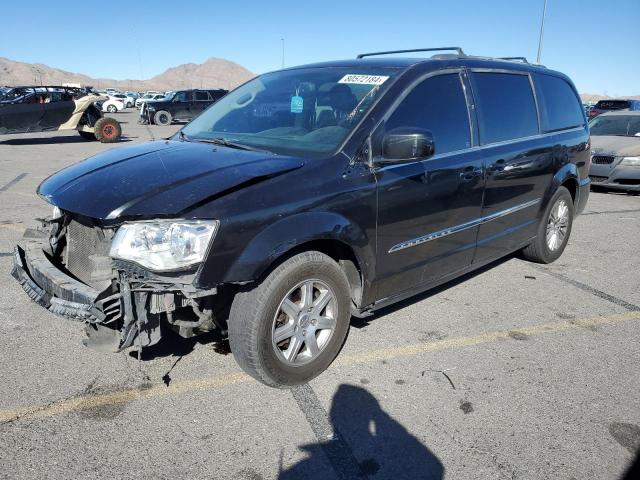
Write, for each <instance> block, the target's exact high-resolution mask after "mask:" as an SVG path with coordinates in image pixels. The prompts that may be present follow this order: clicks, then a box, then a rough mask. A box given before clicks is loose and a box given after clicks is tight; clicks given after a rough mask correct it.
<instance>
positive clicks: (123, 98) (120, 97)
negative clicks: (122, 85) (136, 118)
mask: <svg viewBox="0 0 640 480" xmlns="http://www.w3.org/2000/svg"><path fill="white" fill-rule="evenodd" d="M109 97H111V98H117V99H118V100H120V101H121V102H122V103H123V104H124V106H125V107H126V106H127V96H126V95H125V94H124V93H114V94H110V95H109Z"/></svg>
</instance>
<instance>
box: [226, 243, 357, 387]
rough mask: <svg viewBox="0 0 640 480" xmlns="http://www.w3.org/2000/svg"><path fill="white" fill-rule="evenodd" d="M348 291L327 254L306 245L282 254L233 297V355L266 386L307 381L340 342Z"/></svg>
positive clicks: (331, 356) (344, 332) (348, 315)
mask: <svg viewBox="0 0 640 480" xmlns="http://www.w3.org/2000/svg"><path fill="white" fill-rule="evenodd" d="M309 292H310V293H309ZM349 293H350V290H349V283H348V281H347V278H346V276H345V275H344V273H343V271H342V270H341V268H340V267H339V265H338V264H337V263H336V262H335V261H334V260H333V259H332V258H330V257H328V256H327V255H325V254H323V253H320V252H315V251H310V252H303V253H300V254H298V255H295V256H293V257H291V258H289V259H287V260H285V261H284V262H283V263H281V264H280V265H278V266H277V267H276V268H275V269H274V270H273V271H272V272H271V273H269V275H268V276H267V277H266V278H265V279H264V280H263V281H262V282H261V283H260V284H258V285H256V286H255V287H254V288H252V289H251V290H246V291H241V292H239V293H237V294H236V296H235V297H234V300H233V303H232V305H231V311H230V315H229V322H228V324H229V342H230V345H231V351H232V352H233V355H234V357H235V359H236V361H237V362H238V364H239V365H240V367H242V369H243V370H244V371H245V372H247V373H248V374H249V375H251V376H252V377H253V378H255V379H256V380H258V381H260V382H262V383H264V384H266V385H269V386H272V387H278V388H282V387H288V386H292V385H298V384H301V383H306V382H308V381H309V380H311V379H312V378H314V377H315V376H317V375H319V374H320V373H322V372H323V371H324V370H325V369H326V368H327V367H328V366H329V365H330V364H331V362H333V360H334V359H335V357H336V355H338V352H339V351H340V349H341V348H342V345H343V343H344V340H345V338H346V336H347V332H348V329H349V321H350V318H351V313H350V309H349V307H350V301H351V300H350V295H349ZM325 302H326V303H325Z"/></svg>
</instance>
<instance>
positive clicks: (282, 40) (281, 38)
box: [280, 37, 284, 68]
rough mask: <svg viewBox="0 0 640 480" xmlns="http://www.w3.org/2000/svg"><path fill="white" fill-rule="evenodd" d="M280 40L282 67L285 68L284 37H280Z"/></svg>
mask: <svg viewBox="0 0 640 480" xmlns="http://www.w3.org/2000/svg"><path fill="white" fill-rule="evenodd" d="M280 41H281V42H282V68H284V37H280Z"/></svg>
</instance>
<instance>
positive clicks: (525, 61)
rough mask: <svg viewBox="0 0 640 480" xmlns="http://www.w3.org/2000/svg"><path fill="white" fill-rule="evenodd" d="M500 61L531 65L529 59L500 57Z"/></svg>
mask: <svg viewBox="0 0 640 480" xmlns="http://www.w3.org/2000/svg"><path fill="white" fill-rule="evenodd" d="M498 60H511V61H520V62H522V63H529V61H528V60H527V57H498Z"/></svg>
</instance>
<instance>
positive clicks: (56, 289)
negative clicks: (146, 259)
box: [11, 240, 160, 352]
mask: <svg viewBox="0 0 640 480" xmlns="http://www.w3.org/2000/svg"><path fill="white" fill-rule="evenodd" d="M11 275H12V276H13V277H14V278H15V279H16V280H17V281H18V283H20V285H21V286H22V289H23V290H24V291H25V292H26V294H27V295H28V296H29V298H31V300H33V301H34V302H36V303H37V304H38V305H40V306H42V307H44V308H46V309H47V310H49V311H50V312H52V313H55V314H56V315H60V316H62V317H65V318H68V319H71V320H77V321H81V322H85V323H86V332H87V340H86V341H85V342H84V343H85V345H87V346H90V347H95V348H97V349H99V350H107V351H115V352H118V351H122V350H124V349H125V348H127V347H130V346H132V345H133V343H134V341H135V340H136V338H137V339H138V344H139V345H140V346H141V347H144V346H150V345H153V344H154V343H157V341H159V340H160V331H159V325H157V326H156V328H155V329H154V328H152V325H151V324H150V323H149V322H148V321H147V319H145V321H144V325H142V324H141V323H140V322H135V321H133V322H132V321H130V322H129V325H127V324H126V323H124V324H123V322H122V319H123V317H125V318H126V317H127V316H130V315H127V314H126V313H125V312H122V309H123V306H124V305H125V302H123V301H122V300H123V298H122V295H121V293H120V292H116V293H113V292H112V289H111V288H108V289H106V290H104V291H102V292H99V291H98V290H96V289H94V288H92V287H90V286H88V285H85V284H84V283H82V282H80V281H78V280H76V279H75V278H73V277H71V276H69V275H67V274H66V273H65V272H64V271H62V270H60V269H59V268H58V267H57V266H56V265H55V264H54V263H53V262H52V261H51V259H50V257H49V256H48V255H47V254H46V253H45V250H44V245H43V243H42V242H41V241H37V240H29V241H26V242H25V243H24V245H23V246H16V247H15V249H14V253H13V269H12V271H11ZM123 313H124V315H123ZM122 327H125V328H122ZM139 331H140V332H142V335H138V332H139Z"/></svg>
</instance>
